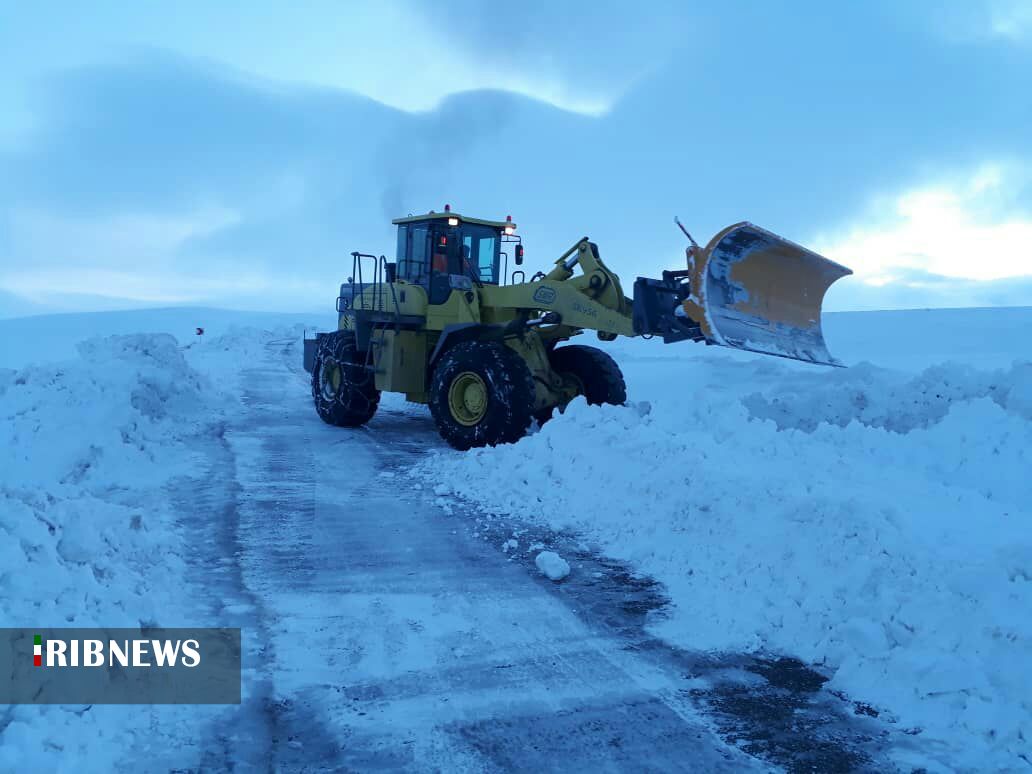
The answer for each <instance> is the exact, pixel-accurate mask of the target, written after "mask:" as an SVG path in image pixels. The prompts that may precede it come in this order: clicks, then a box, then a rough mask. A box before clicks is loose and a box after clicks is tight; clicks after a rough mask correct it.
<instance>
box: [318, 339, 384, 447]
mask: <svg viewBox="0 0 1032 774" xmlns="http://www.w3.org/2000/svg"><path fill="white" fill-rule="evenodd" d="M364 363H365V358H363V357H362V355H361V354H360V353H359V351H358V347H357V345H356V343H355V334H354V333H353V332H352V331H337V332H335V333H331V334H329V335H328V336H324V337H323V339H322V343H321V344H320V345H319V349H318V351H317V352H316V353H315V363H314V364H313V366H312V399H313V400H314V401H315V410H316V412H317V413H318V414H319V416H320V418H321V419H322V421H323V422H325V423H326V424H329V425H336V426H337V427H360V426H362V425H364V424H365V423H366V422H368V421H369V420H370V419H372V418H373V414H375V413H376V409H377V406H379V405H380V391H379V390H378V389H376V384H375V383H374V382H373V374H372V372H371V371H369V370H368V369H366V368H365V365H364Z"/></svg>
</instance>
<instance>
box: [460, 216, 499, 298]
mask: <svg viewBox="0 0 1032 774" xmlns="http://www.w3.org/2000/svg"><path fill="white" fill-rule="evenodd" d="M462 232H463V234H462V257H463V271H465V272H466V273H467V274H471V275H473V276H476V277H477V279H479V280H480V281H481V282H484V283H488V284H492V285H497V284H498V250H499V239H498V231H497V230H495V229H493V228H491V227H490V226H476V225H469V224H466V225H464V226H463V228H462Z"/></svg>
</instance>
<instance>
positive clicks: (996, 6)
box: [987, 0, 1032, 41]
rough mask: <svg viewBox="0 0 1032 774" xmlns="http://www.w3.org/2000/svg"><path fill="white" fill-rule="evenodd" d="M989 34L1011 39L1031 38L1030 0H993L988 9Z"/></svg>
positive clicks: (1031, 4)
mask: <svg viewBox="0 0 1032 774" xmlns="http://www.w3.org/2000/svg"><path fill="white" fill-rule="evenodd" d="M988 17H989V18H988V20H987V21H988V30H989V33H990V35H992V36H993V37H996V38H1003V39H1005V40H1011V41H1027V40H1032V2H1030V0H993V1H992V2H990V3H989V9H988Z"/></svg>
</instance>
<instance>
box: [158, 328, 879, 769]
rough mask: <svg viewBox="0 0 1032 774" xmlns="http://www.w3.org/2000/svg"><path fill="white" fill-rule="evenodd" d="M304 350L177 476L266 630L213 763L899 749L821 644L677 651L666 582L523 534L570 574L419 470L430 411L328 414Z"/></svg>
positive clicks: (254, 381) (234, 604)
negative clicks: (834, 684)
mask: <svg viewBox="0 0 1032 774" xmlns="http://www.w3.org/2000/svg"><path fill="white" fill-rule="evenodd" d="M299 354H300V353H299V352H298V346H297V342H296V340H287V339H284V340H278V341H274V342H272V343H270V344H268V345H267V347H266V350H265V352H264V353H263V356H262V357H258V358H254V359H253V360H252V362H251V363H250V364H249V366H248V367H247V368H245V369H243V370H242V371H239V372H236V373H235V374H234V378H236V379H238V380H239V389H240V392H241V395H242V398H243V400H242V404H243V407H244V408H243V410H242V411H241V412H240V413H238V414H236V415H235V416H234V417H233V418H232V419H231V421H230V422H229V424H228V426H227V427H226V429H225V432H224V434H223V437H222V438H221V439H217V440H216V441H213V442H212V447H211V448H209V449H208V450H207V453H208V454H209V455H211V459H212V464H211V466H210V469H209V473H208V475H207V477H206V478H205V479H204V480H201V481H198V480H196V479H195V480H191V481H190V482H189V483H188V484H186V485H184V486H182V487H181V488H180V498H179V502H178V508H179V509H180V510H181V512H183V513H186V514H193V516H187V518H189V519H192V520H193V522H194V526H195V527H196V530H195V533H194V534H196V535H199V536H201V539H199V540H198V545H197V547H196V551H195V552H194V559H193V561H194V562H195V564H196V567H197V570H198V572H199V573H200V574H201V575H202V576H205V575H206V576H207V578H208V583H207V587H208V588H209V591H210V592H211V596H212V600H213V602H212V604H213V613H214V614H215V617H217V618H218V619H219V620H220V621H221V622H222V623H223V625H238V626H241V627H242V628H243V629H244V632H245V641H246V645H247V650H248V656H247V658H246V663H245V685H244V695H245V703H244V706H243V707H242V708H241V711H240V712H239V713H236V714H233V715H222V716H221V718H220V720H218V721H216V722H214V723H213V724H212V725H211V728H210V730H209V732H208V738H207V740H206V741H204V742H203V743H202V744H201V748H202V749H203V750H204V751H205V752H204V759H203V763H204V767H205V768H209V767H211V768H221V767H231V766H234V765H239V764H245V765H246V764H254V765H259V766H264V765H266V764H267V765H269V766H271V767H273V768H276V769H279V770H306V769H307V770H315V769H325V768H340V769H359V770H367V769H409V770H428V769H438V770H449V771H453V770H464V769H465V770H476V771H482V770H512V769H517V770H555V769H560V768H561V769H564V770H574V771H589V770H659V771H670V770H707V771H720V770H727V771H741V770H749V769H758V770H766V769H768V768H770V767H771V765H775V766H780V767H784V768H787V769H789V770H823V771H830V770H862V769H867V768H875V769H877V768H883V767H884V766H883V764H878V763H876V762H877V761H878V760H879V750H880V748H881V747H882V746H883V745H884V739H883V738H882V737H883V736H884V734H885V731H884V730H882V729H880V728H879V726H878V724H877V722H876V721H874V720H872V719H870V718H867V717H864V716H863V715H855V714H854V713H853V712H852V710H853V707H852V705H850V704H849V703H848V702H844V701H842V700H840V699H838V698H835V697H833V696H831V695H830V694H828V693H826V692H824V691H821V690H820V686H821V683H822V678H821V677H819V676H818V675H817V674H816V673H815V672H812V671H811V670H809V669H807V668H806V667H804V666H803V665H802V664H799V663H798V662H793V661H791V660H784V659H782V660H774V661H763V660H759V659H755V658H750V657H745V656H742V657H733V656H725V657H720V658H716V657H712V656H710V657H703V656H700V655H694V654H691V653H688V652H683V651H677V650H674V649H671V648H670V647H668V646H666V645H665V644H663V643H662V642H660V641H658V640H657V639H655V638H654V637H652V636H650V635H649V634H647V633H646V631H645V628H644V626H645V621H646V618H647V617H648V616H650V615H656V614H661V612H660V611H661V608H662V607H663V605H664V602H665V600H664V599H663V596H662V592H661V590H660V589H658V588H657V587H656V586H655V585H654V584H652V583H651V582H650V581H649V580H648V579H647V578H642V577H636V576H634V575H633V574H632V573H630V572H629V571H628V569H627V568H625V567H623V566H621V565H619V564H617V563H614V562H611V561H607V560H606V559H605V558H603V557H600V556H597V555H594V554H593V553H592V552H591V551H589V550H587V549H585V548H584V547H583V546H578V545H577V543H576V541H575V540H571V538H570V537H569V536H566V537H562V536H557V535H553V534H545V533H540V534H534V533H525V535H524V537H525V539H526V540H530V541H531V542H534V541H540V542H548V543H549V544H550V545H552V546H554V547H556V548H558V549H559V550H561V551H562V552H563V554H564V555H565V556H567V557H568V558H570V559H571V560H572V561H574V563H575V565H576V567H577V572H576V573H575V574H574V576H573V577H571V578H570V579H568V580H567V581H566V582H564V583H563V584H553V583H552V582H551V581H548V580H547V579H545V578H544V577H542V576H541V575H540V574H539V573H538V572H537V570H536V569H535V567H534V563H533V553H531V552H526V551H520V552H518V553H517V552H516V551H511V552H510V551H509V550H508V547H507V546H504V543H505V541H506V537H507V536H508V535H509V534H511V533H512V531H513V530H514V529H518V527H517V526H516V525H515V524H514V523H513V522H511V521H508V522H502V521H498V522H491V523H487V522H485V521H484V520H482V519H478V518H477V517H476V516H475V515H474V514H470V513H464V512H454V510H453V508H452V507H450V506H447V505H445V506H444V507H441V506H440V505H435V504H434V503H433V502H431V500H432V498H428V497H426V496H425V494H424V493H423V486H424V485H423V484H422V483H421V482H419V481H418V480H416V479H415V478H413V477H412V475H411V474H410V468H411V467H412V465H413V463H414V462H415V461H417V460H418V459H420V458H421V457H423V456H425V451H426V450H427V449H432V448H440V447H441V442H440V440H439V439H438V437H437V435H436V432H435V430H434V427H433V425H432V422H431V420H430V418H429V416H428V415H427V414H426V413H425V412H423V411H422V410H420V409H417V408H411V407H406V406H405V405H404V404H390V403H386V404H385V405H384V406H383V407H382V408H381V411H380V413H379V414H378V415H377V416H376V418H375V419H374V420H373V421H372V422H371V423H370V425H369V427H368V428H367V429H364V430H357V431H348V430H341V429H337V428H332V427H329V426H326V425H324V424H323V423H322V422H320V421H319V420H318V418H317V417H316V415H315V413H314V411H313V410H312V408H311V403H310V398H309V395H308V383H307V375H306V374H304V373H303V372H300V369H299V368H298V364H299V362H300V357H299ZM227 373H228V372H227ZM227 378H229V377H228V376H227ZM227 472H231V473H232V476H228V475H227ZM504 475H505V471H499V470H484V471H483V484H484V486H490V485H491V481H492V480H493V479H495V478H496V477H498V476H504ZM503 548H504V549H505V550H503ZM202 585H205V584H202Z"/></svg>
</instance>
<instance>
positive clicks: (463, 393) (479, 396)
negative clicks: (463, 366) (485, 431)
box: [448, 371, 487, 427]
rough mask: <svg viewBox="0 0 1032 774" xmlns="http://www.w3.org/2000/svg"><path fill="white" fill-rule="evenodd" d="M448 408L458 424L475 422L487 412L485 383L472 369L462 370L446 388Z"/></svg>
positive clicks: (467, 424) (467, 425) (473, 423)
mask: <svg viewBox="0 0 1032 774" xmlns="http://www.w3.org/2000/svg"><path fill="white" fill-rule="evenodd" d="M448 409H449V410H450V411H451V415H452V417H453V418H454V419H455V421H456V422H458V423H459V424H460V425H465V426H466V427H470V426H472V425H475V424H477V422H479V421H480V420H481V419H483V418H484V415H485V414H486V413H487V385H486V384H484V380H483V379H481V378H480V377H479V376H478V375H477V374H475V373H473V372H472V371H463V372H462V373H461V374H459V375H458V376H456V377H455V378H454V379H453V380H452V383H451V387H449V388H448Z"/></svg>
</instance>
